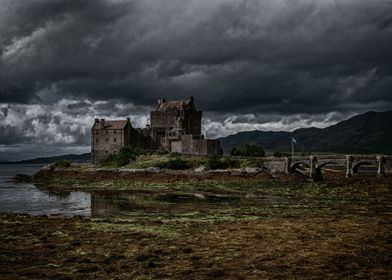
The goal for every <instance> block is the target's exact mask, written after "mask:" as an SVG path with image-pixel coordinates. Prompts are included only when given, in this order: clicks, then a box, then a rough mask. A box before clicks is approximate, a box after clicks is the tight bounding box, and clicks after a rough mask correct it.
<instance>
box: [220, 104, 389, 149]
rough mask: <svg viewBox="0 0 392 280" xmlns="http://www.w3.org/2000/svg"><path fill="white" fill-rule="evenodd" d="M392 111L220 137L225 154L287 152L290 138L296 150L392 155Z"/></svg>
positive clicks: (371, 112) (289, 147)
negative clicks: (235, 150) (245, 148)
mask: <svg viewBox="0 0 392 280" xmlns="http://www.w3.org/2000/svg"><path fill="white" fill-rule="evenodd" d="M391 132H392V111H386V112H375V111H369V112H366V113H364V114H360V115H355V116H353V117H351V118H349V119H346V120H343V121H340V122H338V123H336V124H334V125H331V126H328V127H326V128H316V127H309V128H299V129H296V130H293V131H260V130H253V131H243V132H239V133H237V134H233V135H229V136H227V137H222V138H218V140H220V141H221V146H222V148H223V149H224V151H226V152H227V151H229V150H230V149H231V148H232V147H235V146H241V145H244V144H259V145H261V146H262V147H263V148H264V149H265V150H267V151H272V152H273V151H282V152H287V151H290V149H291V138H292V137H293V138H295V139H296V140H297V143H298V144H297V146H296V149H297V151H300V152H304V153H306V152H332V153H387V154H392V133H391Z"/></svg>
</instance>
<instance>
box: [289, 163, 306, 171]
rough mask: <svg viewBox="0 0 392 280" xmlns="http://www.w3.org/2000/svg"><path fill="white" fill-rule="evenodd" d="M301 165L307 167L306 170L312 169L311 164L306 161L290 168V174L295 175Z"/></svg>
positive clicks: (294, 164)
mask: <svg viewBox="0 0 392 280" xmlns="http://www.w3.org/2000/svg"><path fill="white" fill-rule="evenodd" d="M301 165H303V166H305V167H306V168H310V164H309V163H307V162H304V161H298V162H295V163H293V164H292V165H291V166H290V173H294V172H295V171H296V170H297V169H298V168H299V167H300V166H301ZM297 171H298V170H297ZM298 172H299V171H298Z"/></svg>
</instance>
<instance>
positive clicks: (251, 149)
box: [230, 144, 265, 157]
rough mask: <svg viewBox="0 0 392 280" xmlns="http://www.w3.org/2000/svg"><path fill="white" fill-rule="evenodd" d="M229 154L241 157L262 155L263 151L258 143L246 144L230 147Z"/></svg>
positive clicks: (263, 154)
mask: <svg viewBox="0 0 392 280" xmlns="http://www.w3.org/2000/svg"><path fill="white" fill-rule="evenodd" d="M230 155H232V156H242V157H264V156H265V151H264V150H263V149H262V148H261V146H260V145H254V144H252V145H251V144H246V145H244V146H239V147H234V148H232V149H231V151H230Z"/></svg>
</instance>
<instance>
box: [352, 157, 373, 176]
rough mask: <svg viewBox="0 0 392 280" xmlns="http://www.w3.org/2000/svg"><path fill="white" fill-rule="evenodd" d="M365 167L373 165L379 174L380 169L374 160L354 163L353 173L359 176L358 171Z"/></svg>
mask: <svg viewBox="0 0 392 280" xmlns="http://www.w3.org/2000/svg"><path fill="white" fill-rule="evenodd" d="M363 165H372V166H373V167H375V168H376V172H377V167H378V163H377V162H374V161H372V160H363V161H359V162H354V163H353V173H354V174H358V170H359V168H360V167H361V166H363Z"/></svg>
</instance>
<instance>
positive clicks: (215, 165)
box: [206, 155, 240, 170]
mask: <svg viewBox="0 0 392 280" xmlns="http://www.w3.org/2000/svg"><path fill="white" fill-rule="evenodd" d="M206 165H207V168H209V169H211V170H215V169H226V168H238V167H240V162H239V161H238V160H235V159H231V158H221V157H219V156H217V155H211V156H209V157H208V160H207V164H206Z"/></svg>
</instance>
